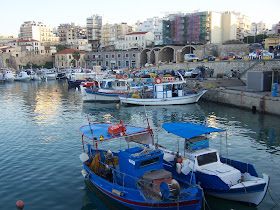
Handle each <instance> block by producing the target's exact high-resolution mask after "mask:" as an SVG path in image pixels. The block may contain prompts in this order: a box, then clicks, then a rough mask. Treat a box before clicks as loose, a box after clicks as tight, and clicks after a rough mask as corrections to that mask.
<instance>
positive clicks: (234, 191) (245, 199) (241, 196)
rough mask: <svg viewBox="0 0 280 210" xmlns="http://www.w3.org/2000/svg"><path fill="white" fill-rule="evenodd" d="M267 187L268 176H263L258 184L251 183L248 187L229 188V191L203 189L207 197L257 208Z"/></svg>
mask: <svg viewBox="0 0 280 210" xmlns="http://www.w3.org/2000/svg"><path fill="white" fill-rule="evenodd" d="M268 185H269V176H268V175H266V174H263V179H261V180H259V183H254V184H253V183H252V184H251V185H250V186H248V185H247V186H246V185H245V184H244V186H243V187H242V186H240V187H231V188H230V189H229V190H218V189H209V188H203V190H204V192H205V193H206V194H208V195H211V196H214V197H217V198H222V199H226V200H232V201H237V202H240V203H244V204H247V205H250V206H258V205H259V204H260V203H261V202H262V200H263V199H264V197H265V195H266V192H267V189H268Z"/></svg>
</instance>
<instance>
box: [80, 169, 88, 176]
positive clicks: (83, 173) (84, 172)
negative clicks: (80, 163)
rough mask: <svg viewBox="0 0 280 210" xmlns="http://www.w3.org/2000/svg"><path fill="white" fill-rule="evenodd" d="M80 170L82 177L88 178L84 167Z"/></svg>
mask: <svg viewBox="0 0 280 210" xmlns="http://www.w3.org/2000/svg"><path fill="white" fill-rule="evenodd" d="M81 172H82V175H83V177H84V178H88V172H87V171H86V170H85V169H83V170H82V171H81Z"/></svg>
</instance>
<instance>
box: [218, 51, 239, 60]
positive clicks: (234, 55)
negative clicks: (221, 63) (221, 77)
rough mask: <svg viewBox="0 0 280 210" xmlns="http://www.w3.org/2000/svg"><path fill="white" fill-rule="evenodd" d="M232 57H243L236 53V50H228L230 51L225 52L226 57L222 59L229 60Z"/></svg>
mask: <svg viewBox="0 0 280 210" xmlns="http://www.w3.org/2000/svg"><path fill="white" fill-rule="evenodd" d="M230 58H233V59H242V57H241V56H239V55H237V54H236V53H234V52H228V53H225V54H224V57H223V58H222V60H228V59H230Z"/></svg>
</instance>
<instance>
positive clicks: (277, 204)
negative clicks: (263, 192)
mask: <svg viewBox="0 0 280 210" xmlns="http://www.w3.org/2000/svg"><path fill="white" fill-rule="evenodd" d="M267 191H268V193H269V196H270V198H271V200H272V201H273V202H274V204H275V205H274V206H273V207H272V209H273V208H274V207H275V206H280V205H279V203H278V202H277V201H276V200H275V199H274V198H273V197H272V195H271V193H270V191H271V192H272V193H273V194H274V196H276V197H277V199H278V200H280V199H279V197H278V196H277V194H276V193H275V192H273V191H272V189H270V188H269V187H268V189H267Z"/></svg>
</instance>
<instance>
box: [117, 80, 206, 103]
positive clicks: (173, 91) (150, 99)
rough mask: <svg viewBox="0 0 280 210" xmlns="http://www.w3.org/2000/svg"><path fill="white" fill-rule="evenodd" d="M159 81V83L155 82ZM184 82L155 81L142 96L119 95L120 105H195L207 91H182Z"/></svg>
mask: <svg viewBox="0 0 280 210" xmlns="http://www.w3.org/2000/svg"><path fill="white" fill-rule="evenodd" d="M157 80H159V82H157ZM184 88H185V81H184V80H181V81H178V80H171V81H170V80H167V82H162V79H161V78H157V79H156V84H155V85H154V87H153V91H151V92H148V93H147V92H144V91H143V92H142V94H135V93H131V94H127V95H120V96H119V99H120V101H121V103H122V104H132V105H147V106H162V105H179V104H191V103H196V102H198V100H199V99H200V98H201V96H202V95H203V94H204V93H205V92H206V91H207V90H184Z"/></svg>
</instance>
